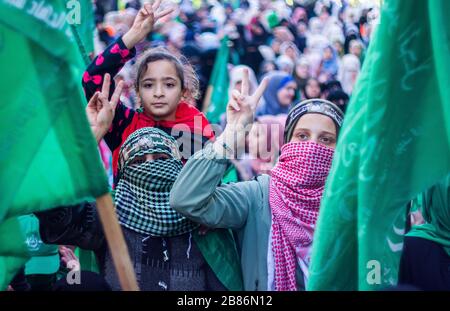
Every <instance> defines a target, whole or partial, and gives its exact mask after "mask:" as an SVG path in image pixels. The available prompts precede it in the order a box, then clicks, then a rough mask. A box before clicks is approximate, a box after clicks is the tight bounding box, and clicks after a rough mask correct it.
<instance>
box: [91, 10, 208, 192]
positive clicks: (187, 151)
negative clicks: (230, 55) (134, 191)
mask: <svg viewBox="0 0 450 311" xmlns="http://www.w3.org/2000/svg"><path fill="white" fill-rule="evenodd" d="M160 3H161V1H156V2H155V4H154V5H153V6H152V5H150V4H146V5H144V6H143V8H142V9H141V10H139V12H138V14H137V16H136V18H135V20H134V23H133V26H132V27H131V28H130V30H129V31H128V32H127V33H125V34H124V35H123V36H122V37H120V38H118V39H117V40H116V41H114V42H113V43H112V44H111V45H110V46H109V47H107V48H106V50H105V51H103V52H102V53H100V54H99V55H98V56H97V57H96V58H95V59H94V60H93V61H92V63H91V64H90V65H89V67H88V68H87V69H86V71H85V73H84V75H83V81H82V82H83V88H84V91H85V94H86V98H87V99H88V101H89V104H88V106H87V108H86V112H87V116H88V119H89V122H90V125H91V129H92V131H93V133H94V135H95V137H96V139H97V141H100V140H101V139H102V138H104V139H105V142H106V143H107V145H108V147H109V148H110V149H111V151H112V154H113V161H112V166H113V175H114V182H113V187H114V188H115V186H116V184H117V181H118V178H117V177H118V176H117V164H118V159H119V150H120V147H121V146H122V144H123V142H124V141H125V140H126V139H127V137H128V136H129V135H131V134H132V133H133V132H135V131H136V130H138V129H141V128H144V127H156V128H159V129H161V130H163V131H164V132H166V133H167V134H169V135H171V136H173V137H174V138H175V139H176V140H177V142H178V143H179V145H181V148H182V149H183V150H180V151H181V155H182V158H183V159H184V160H187V159H188V158H189V157H190V156H191V154H192V153H193V150H195V148H197V150H199V149H201V146H202V145H203V144H204V143H206V142H207V141H208V140H209V139H211V138H213V134H212V131H211V130H209V131H206V130H205V127H207V126H208V125H209V122H208V121H207V120H206V118H205V117H204V115H203V114H202V113H201V112H200V111H199V110H197V108H195V107H194V106H193V105H192V104H194V102H195V99H196V97H198V93H199V90H198V87H199V82H198V78H196V75H195V72H194V69H193V68H192V66H191V65H189V63H188V62H187V60H186V59H185V58H183V57H180V58H178V57H176V56H174V55H173V54H171V53H170V52H169V51H167V50H166V49H163V48H157V49H150V50H148V51H146V52H144V53H143V54H142V55H140V56H139V59H138V61H137V65H136V68H137V70H136V80H135V85H134V87H135V90H136V95H137V103H138V105H139V106H140V107H141V108H140V109H137V110H133V109H130V108H128V107H126V106H125V105H123V104H122V103H121V102H118V100H117V99H118V98H115V97H118V96H119V95H120V92H121V90H122V85H123V82H119V83H118V85H117V89H116V88H115V84H114V81H113V80H112V79H111V76H115V75H116V74H117V73H118V72H119V71H120V70H121V69H122V67H123V66H124V64H125V63H126V62H127V61H129V60H131V59H132V58H133V57H134V56H135V55H136V49H135V45H136V44H138V43H139V42H141V41H142V40H144V39H145V38H146V37H147V35H148V34H149V33H150V32H151V31H152V30H153V26H154V24H155V23H156V21H158V19H160V18H162V17H164V16H166V15H168V14H170V13H172V11H173V9H170V8H169V9H165V10H163V11H158V8H159V5H160ZM110 84H111V86H110ZM102 86H103V87H102ZM113 94H114V95H115V97H114V96H113ZM108 99H111V102H112V103H114V104H111V102H109V101H108ZM113 99H114V100H113ZM117 102H118V103H117Z"/></svg>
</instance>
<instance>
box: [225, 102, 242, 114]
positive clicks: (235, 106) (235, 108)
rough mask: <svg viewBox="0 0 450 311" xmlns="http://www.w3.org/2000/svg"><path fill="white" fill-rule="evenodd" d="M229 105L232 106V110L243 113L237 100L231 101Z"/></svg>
mask: <svg viewBox="0 0 450 311" xmlns="http://www.w3.org/2000/svg"><path fill="white" fill-rule="evenodd" d="M228 105H230V107H231V109H233V110H236V111H241V107H239V104H238V103H237V102H236V101H235V100H230V102H229V103H228Z"/></svg>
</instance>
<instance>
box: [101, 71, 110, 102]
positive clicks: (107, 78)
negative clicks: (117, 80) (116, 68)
mask: <svg viewBox="0 0 450 311" xmlns="http://www.w3.org/2000/svg"><path fill="white" fill-rule="evenodd" d="M110 84H111V76H110V75H109V73H107V74H105V77H104V79H103V85H102V94H103V95H105V96H106V98H108V97H109V86H110Z"/></svg>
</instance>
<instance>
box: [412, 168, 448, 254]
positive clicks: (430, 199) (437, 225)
mask: <svg viewBox="0 0 450 311" xmlns="http://www.w3.org/2000/svg"><path fill="white" fill-rule="evenodd" d="M420 212H421V213H422V216H423V218H424V220H425V224H422V225H418V226H413V227H412V229H411V231H410V232H408V234H407V236H412V237H418V238H423V239H427V240H430V241H433V242H436V243H439V244H441V245H442V246H443V247H444V250H445V251H446V252H447V254H448V255H449V256H450V175H449V176H447V177H446V178H445V179H444V180H443V181H442V182H440V183H439V184H437V185H435V186H433V187H431V188H430V189H429V190H428V191H426V192H425V193H424V194H423V195H422V205H421V209H420Z"/></svg>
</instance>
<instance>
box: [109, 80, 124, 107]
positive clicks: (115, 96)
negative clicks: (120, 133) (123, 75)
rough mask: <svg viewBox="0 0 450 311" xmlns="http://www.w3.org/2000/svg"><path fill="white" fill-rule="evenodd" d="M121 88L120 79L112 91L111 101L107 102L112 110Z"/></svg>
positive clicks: (115, 105) (121, 82)
mask: <svg viewBox="0 0 450 311" xmlns="http://www.w3.org/2000/svg"><path fill="white" fill-rule="evenodd" d="M122 89H123V81H120V82H119V84H117V87H116V89H115V90H114V93H113V95H112V97H111V101H110V102H109V104H110V106H111V109H112V110H113V111H114V110H116V107H117V103H118V102H119V99H120V94H122Z"/></svg>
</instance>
